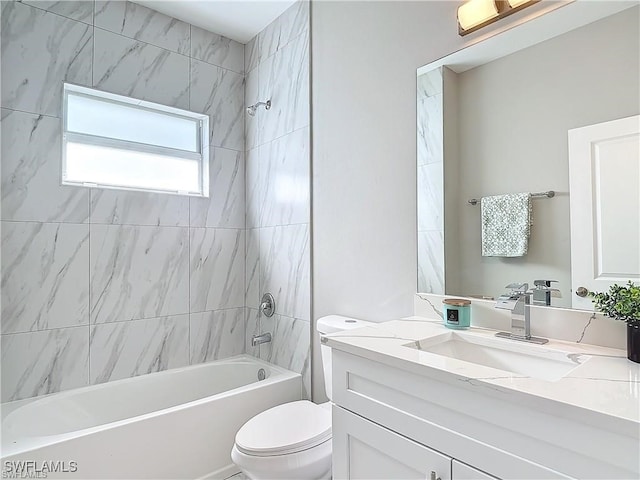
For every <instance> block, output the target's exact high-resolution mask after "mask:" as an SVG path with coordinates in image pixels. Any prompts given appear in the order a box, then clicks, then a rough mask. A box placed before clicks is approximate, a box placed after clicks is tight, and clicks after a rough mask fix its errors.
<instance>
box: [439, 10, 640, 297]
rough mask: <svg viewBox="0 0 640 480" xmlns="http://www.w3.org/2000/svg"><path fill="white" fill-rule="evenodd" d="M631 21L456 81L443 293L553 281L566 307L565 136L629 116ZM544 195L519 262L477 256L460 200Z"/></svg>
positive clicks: (556, 42) (635, 24)
mask: <svg viewBox="0 0 640 480" xmlns="http://www.w3.org/2000/svg"><path fill="white" fill-rule="evenodd" d="M639 19H640V15H639V9H638V8H634V9H630V10H625V11H623V12H620V13H618V14H617V15H613V16H611V17H608V18H605V19H603V20H600V21H598V22H594V23H592V24H589V25H586V26H584V27H582V28H579V29H576V30H574V31H571V32H568V33H566V34H564V35H561V36H558V37H556V38H553V39H551V40H548V41H546V42H543V43H541V44H538V45H534V46H532V47H530V48H527V49H525V50H522V51H520V52H517V53H514V54H512V55H509V56H507V57H504V58H501V59H498V60H495V61H493V62H490V63H488V64H486V65H482V66H480V67H477V68H474V69H472V70H469V71H467V72H464V73H462V74H460V75H458V88H457V95H458V99H457V101H458V110H457V120H458V129H459V130H458V140H459V142H458V143H459V145H460V154H459V175H458V176H457V178H456V179H454V180H453V181H454V182H456V183H457V185H458V193H457V195H458V200H457V201H455V202H451V203H449V204H448V205H447V206H448V207H451V209H450V210H448V211H447V215H451V216H452V217H453V221H457V222H458V231H459V232H461V233H462V234H460V235H452V236H450V235H448V234H447V235H446V238H447V249H448V250H454V253H453V256H454V257H457V258H458V259H459V261H460V268H457V269H453V268H452V269H449V268H448V269H447V272H448V275H447V277H448V278H447V282H449V281H450V280H451V281H452V283H453V284H457V285H458V287H457V289H455V290H454V289H449V290H448V291H447V293H449V294H458V295H460V294H466V295H469V294H484V295H491V296H497V295H499V294H500V293H502V291H503V290H504V286H505V285H506V284H508V283H511V282H515V281H527V282H529V283H532V282H533V280H534V279H538V278H540V279H553V280H558V281H559V283H558V284H556V285H554V286H556V287H557V288H559V289H560V290H561V293H562V298H558V299H554V304H555V305H559V306H567V307H570V306H571V245H570V222H569V165H568V161H567V159H568V152H567V131H568V130H569V129H572V128H578V127H582V126H585V125H591V124H594V123H600V122H606V121H609V120H614V119H618V118H623V117H628V116H631V115H636V114H638V112H639V109H640V91H639V90H638V83H639V76H640V63H639V61H640V49H639V47H640V42H639V40H638V39H639V38H640V27H639ZM497 86H498V87H497ZM445 88H447V85H446V84H445ZM445 108H447V106H446V105H445ZM448 160H449V158H448V157H447V161H448ZM447 173H449V172H447ZM445 175H446V174H445ZM546 190H555V191H556V192H557V196H556V197H554V198H552V199H540V200H533V226H532V230H531V237H530V240H529V251H528V253H527V255H526V256H524V257H517V258H508V259H507V258H487V257H482V256H481V255H480V211H479V208H480V207H479V205H478V206H476V207H470V206H469V205H467V204H466V200H467V199H468V198H479V197H482V196H486V195H496V194H502V193H515V192H538V191H546ZM456 244H457V245H456ZM456 247H457V248H456ZM449 274H451V277H455V278H449Z"/></svg>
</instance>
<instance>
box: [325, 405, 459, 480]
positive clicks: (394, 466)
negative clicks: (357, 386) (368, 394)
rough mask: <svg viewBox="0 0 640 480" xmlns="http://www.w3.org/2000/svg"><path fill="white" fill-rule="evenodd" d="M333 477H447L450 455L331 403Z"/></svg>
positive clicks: (375, 479)
mask: <svg viewBox="0 0 640 480" xmlns="http://www.w3.org/2000/svg"><path fill="white" fill-rule="evenodd" d="M332 428H333V478H334V479H339V480H343V479H351V480H356V479H361V480H389V479H403V480H412V479H416V480H418V479H420V480H436V479H441V480H451V458H450V457H447V456H445V455H442V454H441V453H438V452H436V451H434V450H431V449H430V448H427V447H425V446H424V445H421V444H419V443H416V442H414V441H413V440H410V439H408V438H406V437H403V436H402V435H398V434H397V433H395V432H392V431H391V430H388V429H386V428H384V427H382V426H380V425H378V424H376V423H373V422H371V421H369V420H367V419H365V418H363V417H360V416H358V415H355V414H353V413H351V412H349V411H348V410H345V409H343V408H341V407H337V406H335V405H334V406H333V425H332Z"/></svg>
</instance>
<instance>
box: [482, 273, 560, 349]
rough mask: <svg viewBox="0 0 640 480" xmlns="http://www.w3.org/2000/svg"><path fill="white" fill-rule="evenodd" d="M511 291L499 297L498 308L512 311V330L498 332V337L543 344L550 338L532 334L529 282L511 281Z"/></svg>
mask: <svg viewBox="0 0 640 480" xmlns="http://www.w3.org/2000/svg"><path fill="white" fill-rule="evenodd" d="M506 288H510V289H511V292H509V293H505V294H503V295H500V296H499V297H498V300H497V301H496V305H495V307H496V308H499V309H502V310H510V311H511V332H498V333H496V337H501V338H509V339H511V340H518V341H521V342H529V343H537V344H539V345H542V344H544V343H547V342H548V341H549V340H547V339H546V338H538V337H532V336H531V304H530V298H531V297H530V296H531V292H529V284H528V283H511V284H509V285H507V286H506Z"/></svg>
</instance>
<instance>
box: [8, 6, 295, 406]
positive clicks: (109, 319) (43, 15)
mask: <svg viewBox="0 0 640 480" xmlns="http://www.w3.org/2000/svg"><path fill="white" fill-rule="evenodd" d="M1 6H2V17H1V24H2V25H1V48H2V52H1V53H2V65H1V67H2V68H1V85H2V87H1V107H2V110H1V121H2V123H1V130H2V147H1V150H2V151H1V155H2V169H1V178H0V181H1V209H0V216H1V220H2V260H3V261H2V272H1V286H2V293H1V296H2V298H1V300H2V312H1V315H2V321H1V343H2V345H1V347H2V358H1V363H2V401H8V400H17V399H22V398H28V397H32V396H36V395H43V394H47V393H51V392H56V391H59V390H65V389H69V388H75V387H80V386H83V385H88V384H92V383H100V382H106V381H110V380H116V379H119V378H125V377H129V376H134V375H140V374H145V373H150V372H154V371H158V370H163V369H166V368H173V367H178V366H183V365H188V364H190V363H198V362H204V361H209V360H214V359H218V358H223V357H227V356H231V355H236V354H239V353H244V352H245V342H246V333H245V331H246V329H245V324H246V321H247V318H248V317H247V314H246V312H245V292H246V287H245V278H244V277H245V243H246V238H247V235H246V234H245V164H244V163H245V152H244V150H245V145H244V111H243V107H244V76H245V74H244V63H245V59H244V50H245V48H244V45H242V44H240V43H238V42H235V41H233V40H229V39H227V38H224V37H221V36H220V35H216V34H214V33H210V32H207V31H205V30H202V29H199V28H196V27H193V26H191V25H189V24H187V23H184V22H181V21H178V20H176V19H173V18H170V17H167V16H165V15H162V14H160V13H158V12H155V11H153V10H149V9H148V8H145V7H143V6H140V5H137V4H133V3H130V2H123V1H95V2H94V1H74V2H48V1H32V0H24V1H21V2H20V1H10V2H5V1H3V2H1ZM273 29H274V33H273V35H278V33H277V32H276V31H275V30H277V29H276V28H275V27H273ZM272 43H273V42H271V41H270V42H269V47H265V51H270V50H271V49H276V50H277V49H278V48H280V47H279V46H278V45H276V46H273V47H272V46H271V44H272ZM276 43H277V42H276ZM282 47H284V45H282ZM63 81H67V82H71V83H76V84H81V85H87V86H92V87H96V88H99V89H102V90H107V91H110V92H114V93H118V94H124V95H129V96H134V97H138V98H142V99H146V100H151V101H155V102H159V103H164V104H168V105H172V106H177V107H181V108H187V109H191V110H195V111H198V112H201V113H208V114H209V115H211V126H212V136H211V147H212V148H211V158H210V175H211V179H210V185H211V196H210V198H208V199H189V198H187V197H180V196H172V195H162V194H151V193H149V194H147V193H139V192H124V191H116V190H99V189H93V190H89V189H86V188H79V187H71V186H61V185H60V182H59V178H60V167H59V165H60V106H61V103H60V102H61V95H60V94H61V92H62V82H63ZM307 111H308V106H307ZM289 123H290V122H289ZM290 124H291V125H293V124H292V123H290ZM306 127H307V130H308V122H307V124H306ZM278 128H281V127H278ZM278 148H289V146H288V144H286V145H285V144H282V146H280V147H278ZM291 148H294V147H293V146H292V147H291ZM307 151H308V147H307ZM291 168H293V167H291ZM307 168H308V167H307ZM294 171H295V169H294ZM307 175H308V171H307ZM272 195H273V194H272ZM269 215H284V216H291V215H293V213H291V212H283V213H277V212H276V213H273V214H272V213H270V214H269ZM274 218H275V217H274ZM305 218H307V217H305ZM306 221H307V223H308V219H307V220H306ZM301 223H303V222H301ZM294 228H302V227H299V226H295V227H294ZM301 235H302V236H304V235H305V233H304V232H298V231H296V232H295V233H294V234H292V235H291V239H289V237H286V239H285V238H283V235H282V234H280V235H274V236H273V237H274V238H273V239H272V240H271V241H272V242H283V244H284V245H288V246H289V247H288V248H297V246H298V245H299V244H300V243H301V242H302V244H305V245H307V246H306V248H307V252H308V238H306V239H305V238H302V239H301V238H300V236H301ZM251 238H253V237H251ZM265 241H266V240H265ZM287 242H288V243H287ZM305 242H306V243H305ZM298 257H299V255H298V256H294V257H292V258H293V260H290V261H289V260H287V262H288V263H287V262H285V263H283V264H282V265H280V263H278V264H277V265H276V266H274V267H273V268H272V269H270V275H271V277H270V278H273V280H271V281H272V282H274V285H278V286H279V287H282V286H283V285H285V282H286V281H287V280H288V278H289V277H288V275H289V274H288V272H286V271H284V270H283V269H286V268H289V267H290V266H291V262H294V261H295V259H297V258H298ZM287 258H288V257H287ZM273 260H274V262H281V261H284V260H283V259H282V258H280V257H279V256H277V255H274V256H273ZM265 265H266V264H265ZM307 265H308V262H307ZM306 268H307V269H308V266H307V267H306ZM306 275H307V282H308V273H307V274H306ZM274 288H275V287H274ZM282 288H284V287H282ZM288 295H289V296H288V299H287V302H289V304H290V306H289V308H290V309H291V312H296V314H298V312H300V311H301V310H302V309H303V308H304V302H303V301H302V300H298V299H297V297H296V296H295V295H293V296H292V295H291V294H288ZM307 302H308V300H307ZM254 305H255V302H254ZM303 318H305V320H306V321H308V316H307V317H303ZM305 320H303V321H305ZM251 328H254V327H253V326H252V327H251ZM282 336H283V337H286V335H285V334H283V335H282ZM286 341H287V342H291V341H293V340H286ZM274 345H275V344H274ZM278 356H279V357H278V358H283V357H284V356H285V355H283V354H282V353H279V354H278ZM296 365H297V363H296Z"/></svg>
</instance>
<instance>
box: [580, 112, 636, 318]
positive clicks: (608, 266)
mask: <svg viewBox="0 0 640 480" xmlns="http://www.w3.org/2000/svg"><path fill="white" fill-rule="evenodd" d="M569 186H570V202H569V203H570V212H571V284H572V285H571V287H572V291H573V294H572V299H573V300H572V306H573V308H580V309H587V310H592V309H593V304H592V302H591V299H590V298H589V297H580V296H578V295H577V294H578V293H580V291H579V290H578V289H579V287H583V288H585V289H587V290H589V291H597V292H601V291H605V290H608V288H609V287H610V286H611V285H612V284H614V283H618V284H624V283H627V281H629V280H632V281H638V280H639V279H640V116H639V115H636V116H633V117H628V118H622V119H620V120H613V121H611V122H605V123H599V124H596V125H590V126H588V127H582V128H576V129H574V130H569ZM582 293H584V290H582Z"/></svg>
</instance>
